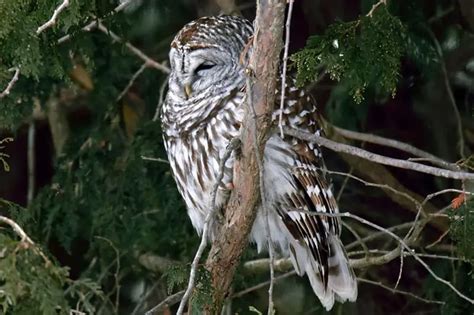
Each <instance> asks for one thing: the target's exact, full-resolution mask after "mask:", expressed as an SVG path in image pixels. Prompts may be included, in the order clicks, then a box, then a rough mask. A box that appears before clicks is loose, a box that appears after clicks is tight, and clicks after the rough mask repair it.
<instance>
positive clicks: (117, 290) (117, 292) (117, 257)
mask: <svg viewBox="0 0 474 315" xmlns="http://www.w3.org/2000/svg"><path fill="white" fill-rule="evenodd" d="M95 238H97V239H100V240H103V241H105V242H106V243H107V244H109V245H110V247H112V249H113V250H114V252H115V260H116V261H117V265H116V267H115V274H114V279H115V305H114V307H115V312H118V310H119V297H120V278H119V273H120V256H121V255H120V252H119V250H118V249H117V247H116V246H115V245H114V243H112V241H111V240H109V239H108V238H106V237H103V236H95Z"/></svg>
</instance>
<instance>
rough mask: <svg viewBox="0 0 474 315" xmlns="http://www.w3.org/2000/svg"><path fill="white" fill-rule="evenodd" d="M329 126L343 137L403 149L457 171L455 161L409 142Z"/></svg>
mask: <svg viewBox="0 0 474 315" xmlns="http://www.w3.org/2000/svg"><path fill="white" fill-rule="evenodd" d="M330 128H332V129H334V131H336V132H337V133H338V134H340V135H341V136H343V137H344V138H349V139H353V140H359V141H364V142H370V143H374V144H378V145H381V146H386V147H391V148H395V149H398V150H400V151H404V152H407V153H410V154H413V155H414V156H417V157H419V158H423V159H424V160H425V161H430V162H432V163H433V164H436V165H438V166H440V167H443V168H446V169H449V170H452V171H458V170H459V166H457V165H456V164H455V163H449V162H446V161H444V160H442V159H440V158H439V157H437V156H435V155H433V154H431V153H428V152H426V151H423V150H420V149H418V148H416V147H414V146H412V145H410V144H407V143H404V142H401V141H397V140H394V139H389V138H384V137H381V136H377V135H373V134H368V133H362V132H357V131H352V130H347V129H343V128H339V127H336V126H331V127H330ZM410 160H411V161H415V159H410Z"/></svg>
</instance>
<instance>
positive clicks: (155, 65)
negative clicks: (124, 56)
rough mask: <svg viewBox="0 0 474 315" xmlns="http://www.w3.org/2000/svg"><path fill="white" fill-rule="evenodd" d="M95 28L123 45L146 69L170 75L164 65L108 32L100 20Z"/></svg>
mask: <svg viewBox="0 0 474 315" xmlns="http://www.w3.org/2000/svg"><path fill="white" fill-rule="evenodd" d="M97 28H98V29H99V30H100V31H101V32H103V33H105V34H107V35H109V36H110V37H112V39H113V40H114V41H117V42H121V43H124V45H125V47H127V48H128V50H130V51H131V52H132V53H133V54H134V55H136V56H137V57H138V58H140V59H141V60H143V61H144V62H145V65H146V66H147V67H152V68H155V69H157V70H159V71H161V72H164V73H170V69H169V68H168V67H166V66H164V65H162V64H161V63H159V62H157V61H155V60H153V59H151V58H150V57H148V56H147V55H146V54H145V53H144V52H143V51H141V50H140V49H138V48H137V47H135V46H133V45H132V44H130V43H129V42H125V41H123V40H122V38H120V36H118V35H117V34H115V33H114V32H112V31H111V30H109V29H108V28H107V27H105V25H104V24H102V22H100V20H99V21H98V22H97Z"/></svg>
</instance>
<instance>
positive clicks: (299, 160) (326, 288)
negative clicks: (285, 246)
mask: <svg viewBox="0 0 474 315" xmlns="http://www.w3.org/2000/svg"><path fill="white" fill-rule="evenodd" d="M278 101H279V100H278V98H277V102H278ZM285 103H286V104H285V109H284V111H283V116H282V123H283V124H284V125H286V126H291V127H294V128H298V129H302V130H305V131H307V132H310V133H313V134H321V132H322V131H321V130H320V129H319V124H318V117H317V115H318V113H317V110H316V105H315V102H313V100H312V99H311V97H310V96H309V95H308V96H307V95H305V94H304V91H303V90H299V89H297V88H294V87H290V88H287V93H286V99H285ZM278 104H279V103H278ZM273 121H274V122H275V123H278V121H279V110H277V111H275V114H274V115H273ZM284 140H285V142H286V143H288V144H290V146H291V148H292V150H293V153H294V154H295V155H294V156H295V158H296V161H295V163H294V164H295V166H294V167H293V169H291V170H289V171H290V172H291V177H292V179H293V183H292V185H291V186H292V189H291V190H290V191H289V192H288V193H286V194H284V195H283V196H281V198H280V199H279V200H278V201H277V202H276V204H275V205H274V206H275V208H276V209H277V211H278V214H279V215H280V216H281V218H282V220H283V223H284V225H285V226H286V228H287V230H288V232H289V233H290V234H291V237H290V242H289V243H290V245H289V246H290V256H291V259H292V262H293V265H294V267H295V269H296V271H297V273H298V274H299V275H303V274H305V273H306V274H307V275H308V278H309V279H310V282H311V286H312V287H313V290H314V291H315V293H316V295H317V296H318V297H319V298H320V300H321V302H322V304H323V305H324V306H325V307H326V308H327V309H330V308H331V307H332V305H333V304H334V299H335V298H336V299H339V300H350V301H354V300H355V299H356V297H357V283H356V279H355V276H354V273H353V271H352V269H351V268H350V267H349V266H348V259H347V256H346V254H345V250H344V248H343V247H342V244H341V242H340V240H339V235H340V220H339V218H337V217H329V216H325V215H311V214H309V213H308V212H319V213H337V212H339V210H338V206H337V203H336V200H335V198H334V195H333V194H332V191H331V189H330V188H329V186H328V184H327V181H326V179H325V176H324V174H323V173H324V172H323V169H324V167H323V162H322V158H321V153H320V150H319V147H318V146H317V145H314V144H313V143H308V142H305V141H302V140H299V139H296V138H293V137H289V136H285V139H284Z"/></svg>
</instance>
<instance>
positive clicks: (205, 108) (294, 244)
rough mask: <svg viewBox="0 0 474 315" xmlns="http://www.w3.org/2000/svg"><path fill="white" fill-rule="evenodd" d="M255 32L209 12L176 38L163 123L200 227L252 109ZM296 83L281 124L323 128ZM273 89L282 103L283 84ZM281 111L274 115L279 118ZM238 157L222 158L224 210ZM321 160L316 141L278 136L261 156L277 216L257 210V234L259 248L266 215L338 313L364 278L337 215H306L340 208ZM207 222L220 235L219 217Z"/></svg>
mask: <svg viewBox="0 0 474 315" xmlns="http://www.w3.org/2000/svg"><path fill="white" fill-rule="evenodd" d="M252 33H253V29H252V24H251V23H250V22H249V21H247V20H246V19H244V18H242V17H238V16H218V17H203V18H200V19H197V20H195V21H193V22H190V23H188V24H187V25H185V26H184V27H183V29H181V31H180V32H179V33H178V34H177V35H176V37H175V38H174V40H173V41H172V43H171V49H170V53H169V58H170V65H171V74H170V77H169V89H168V93H167V95H166V99H165V103H164V105H163V108H162V112H161V122H162V129H163V136H164V143H165V148H166V151H167V154H168V159H169V162H170V164H171V169H172V172H173V175H174V178H175V181H176V184H177V186H178V190H179V192H180V193H181V195H182V197H183V199H184V200H185V203H186V206H187V212H188V215H189V217H190V219H191V222H192V224H193V226H194V228H195V229H196V230H197V231H198V233H201V232H202V230H203V227H204V221H205V218H206V215H207V213H208V212H209V211H211V209H212V201H211V192H212V190H213V187H214V185H215V182H216V179H217V178H218V175H219V173H220V171H221V169H220V167H219V162H220V161H221V159H222V158H223V155H224V152H225V151H226V147H227V145H228V144H229V142H230V141H231V140H232V139H233V138H236V137H239V134H240V126H241V124H242V120H243V117H244V108H245V106H246V93H245V87H246V85H245V84H246V83H245V82H246V77H245V76H246V74H245V72H244V70H245V66H244V65H242V64H241V58H240V56H241V53H242V51H243V50H244V48H245V47H246V45H247V43H248V41H249V37H250V36H251V35H252ZM288 81H289V82H290V83H288V84H287V86H286V87H285V94H286V97H285V106H284V108H283V113H282V124H283V125H285V126H290V127H294V128H298V129H302V130H305V131H308V132H311V133H314V134H318V135H319V134H321V130H320V128H319V126H318V123H317V109H316V106H315V104H314V102H313V101H312V99H311V98H310V97H309V96H308V95H307V94H306V93H305V91H304V90H302V89H298V88H297V87H296V86H295V84H294V81H291V80H290V79H289V80H288ZM275 93H276V95H277V97H276V98H277V99H276V104H279V102H280V100H279V99H278V97H279V95H280V91H275ZM275 107H279V106H275ZM280 113H281V112H280V110H275V111H274V113H273V122H274V123H275V125H276V124H278V121H279V115H280ZM236 160H237V157H236V155H235V153H233V154H232V156H231V157H230V158H229V159H228V160H227V161H226V163H225V165H224V169H223V178H222V180H221V181H220V183H219V186H218V192H217V206H218V207H220V208H224V205H225V201H226V197H227V196H228V195H229V191H230V190H231V189H232V187H233V175H234V164H235V161H236ZM321 167H322V158H321V153H320V150H319V148H318V147H317V146H316V145H314V144H313V143H309V142H305V141H301V140H299V139H296V138H292V137H289V136H284V137H281V135H280V134H279V133H278V132H274V133H273V134H271V135H270V137H269V139H268V141H267V143H266V146H265V148H264V154H263V177H264V178H263V183H264V192H265V197H266V201H267V205H266V206H267V208H268V209H269V213H268V216H265V215H264V212H263V207H261V206H260V207H259V209H257V216H256V219H255V222H254V224H253V227H252V229H251V232H250V236H249V238H250V241H251V242H254V243H256V245H257V249H258V251H260V250H262V249H265V248H266V246H267V244H268V240H267V236H266V235H267V234H266V222H265V220H268V225H269V228H270V235H271V242H272V243H273V245H274V248H276V249H277V251H278V252H279V253H280V254H281V255H283V256H286V257H288V256H289V257H290V258H291V261H292V263H293V266H294V268H295V270H296V272H297V273H298V274H299V275H300V276H303V275H304V274H306V275H307V276H308V278H309V280H310V283H311V286H312V288H313V290H314V292H315V294H316V295H317V296H318V298H319V300H320V301H321V303H322V305H323V306H324V307H325V308H326V309H327V310H330V309H331V308H332V306H333V305H334V301H335V300H338V301H341V302H343V301H346V300H349V301H355V299H356V297H357V282H356V278H355V276H354V273H353V271H352V269H351V267H350V266H349V265H348V259H347V255H346V253H345V250H344V248H343V246H342V244H341V241H340V239H339V235H340V221H339V219H338V218H337V217H328V216H324V215H309V214H308V213H307V212H308V211H314V212H326V213H337V212H338V207H337V204H336V201H335V198H334V195H333V193H332V192H331V189H330V187H329V186H328V184H327V182H326V180H325V176H324V174H323V172H322V171H321ZM304 212H306V213H304ZM209 224H210V225H209V231H210V233H209V238H210V239H211V240H212V239H213V238H214V237H215V235H216V231H217V227H218V224H219V221H218V220H217V219H214V220H211V222H210V223H209Z"/></svg>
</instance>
